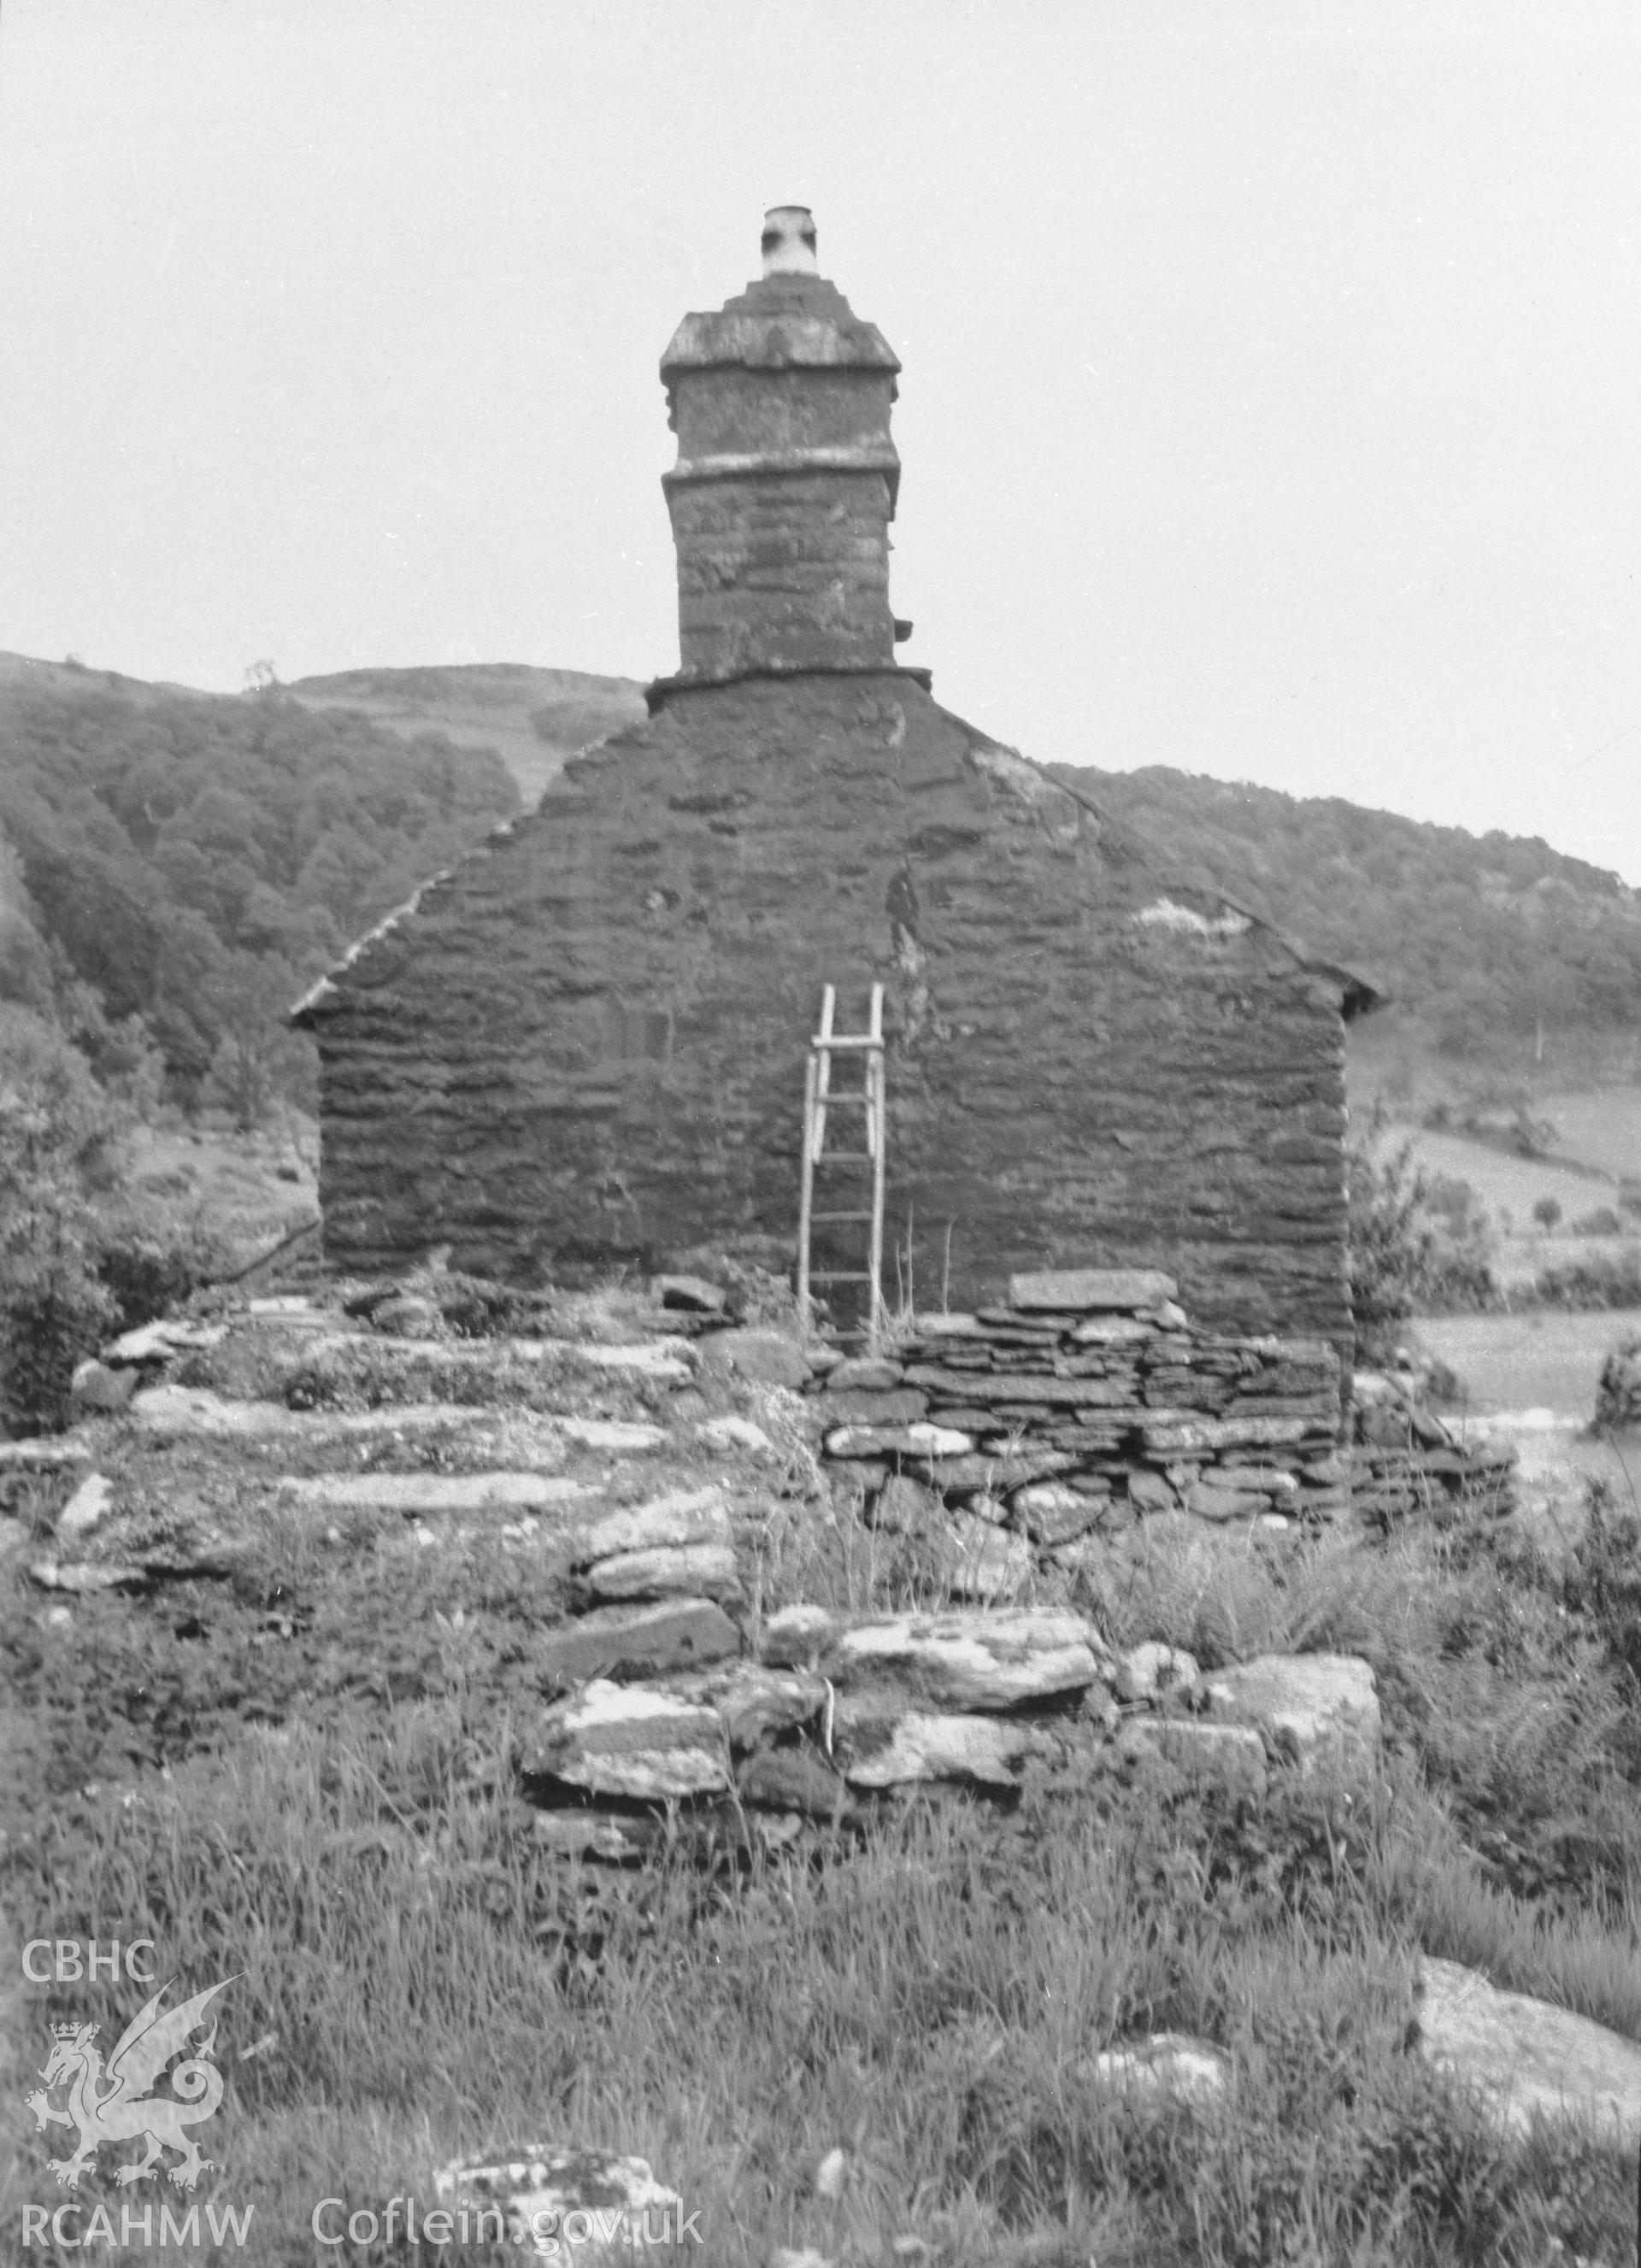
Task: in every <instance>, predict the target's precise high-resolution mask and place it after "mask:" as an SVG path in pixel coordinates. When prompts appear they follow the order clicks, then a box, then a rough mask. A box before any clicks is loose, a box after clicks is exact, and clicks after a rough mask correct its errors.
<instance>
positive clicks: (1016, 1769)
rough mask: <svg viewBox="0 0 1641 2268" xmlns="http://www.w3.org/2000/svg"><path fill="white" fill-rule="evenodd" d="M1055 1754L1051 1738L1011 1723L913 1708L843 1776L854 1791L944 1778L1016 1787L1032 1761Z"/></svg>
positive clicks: (848, 1764) (856, 1758) (846, 1767)
mask: <svg viewBox="0 0 1641 2268" xmlns="http://www.w3.org/2000/svg"><path fill="white" fill-rule="evenodd" d="M1053 1750H1054V1743H1053V1742H1052V1741H1050V1740H1049V1738H1048V1737H1047V1735H1045V1734H1042V1733H1040V1732H1037V1731H1035V1730H1034V1728H1032V1727H1029V1726H1026V1725H1019V1724H1015V1723H1012V1722H1011V1721H1010V1720H1008V1719H1004V1718H998V1717H946V1716H939V1717H936V1716H925V1715H924V1714H923V1713H922V1712H919V1711H916V1710H909V1711H908V1712H907V1713H906V1715H905V1716H903V1717H902V1718H901V1719H900V1720H899V1722H898V1723H897V1724H896V1725H895V1727H894V1730H893V1732H892V1733H891V1734H890V1735H889V1738H888V1740H887V1742H885V1744H884V1745H883V1746H881V1747H879V1748H875V1749H872V1751H871V1752H870V1753H869V1754H867V1755H864V1756H862V1755H857V1756H854V1757H853V1758H852V1759H850V1761H848V1762H846V1763H845V1764H844V1767H843V1776H844V1778H846V1779H847V1780H848V1781H849V1783H850V1786H852V1787H879V1788H881V1787H899V1786H904V1785H905V1784H906V1783H907V1782H908V1781H912V1780H940V1779H955V1780H969V1781H973V1782H975V1783H976V1784H978V1785H979V1786H983V1787H1016V1786H1019V1779H1020V1775H1021V1773H1022V1772H1023V1771H1024V1770H1025V1768H1026V1766H1027V1764H1028V1763H1029V1762H1030V1761H1031V1759H1032V1758H1033V1757H1034V1756H1044V1755H1049V1754H1052V1753H1053Z"/></svg>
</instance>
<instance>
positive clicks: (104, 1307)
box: [0, 1007, 118, 1432]
mask: <svg viewBox="0 0 1641 2268" xmlns="http://www.w3.org/2000/svg"><path fill="white" fill-rule="evenodd" d="M117 1128H118V1120H117V1117H116V1115H115V1113H114V1110H113V1108H111V1106H110V1105H109V1104H108V1102H107V1100H106V1099H105V1097H104V1096H103V1095H102V1094H101V1093H100V1092H99V1089H98V1086H97V1083H96V1081H95V1080H94V1079H92V1074H91V1071H90V1068H89V1066H88V1065H87V1064H86V1062H85V1058H84V1057H83V1056H81V1055H80V1053H79V1052H78V1050H77V1049H76V1048H74V1047H73V1046H71V1045H70V1042H68V1041H67V1040H66V1039H65V1038H63V1035H62V1034H61V1033H59V1032H55V1031H54V1030H53V1029H52V1027H50V1025H48V1023H46V1022H45V1021H44V1020H43V1019H42V1018H40V1017H39V1016H35V1015H33V1014H31V1013H30V1012H29V1011H28V1010H26V1009H24V1008H15V1007H0V1418H4V1422H5V1425H6V1426H7V1427H8V1428H9V1429H10V1430H12V1431H21V1432H35V1431H38V1430H39V1429H40V1427H42V1426H53V1425H61V1424H62V1423H63V1420H64V1418H66V1416H67V1414H68V1406H69V1385H70V1380H71V1378H72V1376H73V1373H74V1366H75V1364H76V1363H77V1361H78V1360H79V1359H80V1357H81V1356H82V1355H84V1354H87V1353H89V1352H90V1351H91V1350H92V1348H93V1347H94V1346H95V1345H96V1344H97V1342H98V1340H99V1337H101V1335H102V1334H103V1333H104V1332H105V1331H106V1330H107V1329H108V1327H109V1325H110V1323H112V1322H114V1318H115V1314H116V1310H115V1306H114V1300H113V1299H112V1298H111V1296H110V1295H109V1293H108V1292H107V1289H106V1288H105V1286H104V1285H103V1284H102V1283H101V1281H100V1280H99V1277H98V1273H97V1247H98V1241H99V1231H98V1223H97V1219H96V1214H95V1211H94V1209H93V1206H92V1192H93V1190H94V1189H97V1188H99V1187H102V1186H107V1183H108V1182H109V1181H110V1180H111V1178H112V1175H113V1156H112V1150H113V1144H114V1136H115V1134H116V1131H117Z"/></svg>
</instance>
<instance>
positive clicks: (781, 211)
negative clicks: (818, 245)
mask: <svg viewBox="0 0 1641 2268" xmlns="http://www.w3.org/2000/svg"><path fill="white" fill-rule="evenodd" d="M763 272H764V274H765V275H766V276H818V275H819V274H820V273H821V270H820V269H819V267H818V266H817V265H816V263H815V222H814V215H813V213H812V212H811V211H810V210H809V208H808V206H807V205H771V206H770V207H769V211H768V212H767V213H765V215H764V216H763Z"/></svg>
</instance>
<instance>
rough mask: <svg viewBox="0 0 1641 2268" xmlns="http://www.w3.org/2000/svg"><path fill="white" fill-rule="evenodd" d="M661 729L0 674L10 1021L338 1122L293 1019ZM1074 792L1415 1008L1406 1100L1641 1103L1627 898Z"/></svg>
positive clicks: (1389, 822)
mask: <svg viewBox="0 0 1641 2268" xmlns="http://www.w3.org/2000/svg"><path fill="white" fill-rule="evenodd" d="M642 714H643V696H642V692H641V689H640V688H639V687H638V686H637V683H636V682H634V681H631V680H629V679H624V678H606V677H594V676H590V675H586V674H582V673H579V672H576V671H570V670H549V669H534V668H528V667H525V666H513V665H481V666H472V667H449V668H429V669H380V670H351V671H346V672H343V673H341V674H337V675H334V676H324V677H311V678H305V679H303V680H302V681H299V682H298V683H297V684H295V685H291V686H280V685H277V684H269V685H268V686H266V687H264V688H263V689H262V690H261V692H260V693H257V694H254V695H239V696H225V695H216V694H205V693H199V692H195V691H192V690H190V689H188V688H187V687H183V686H175V685H166V684H148V683H144V682H143V681H140V680H137V679H134V678H129V677H122V676H120V675H118V674H115V673H114V672H111V671H97V670H91V669H87V668H85V667H82V666H80V665H78V664H77V663H62V664H58V663H51V662H44V661H34V660H30V659H26V658H25V657H23V656H20V655H15V654H0V1001H4V1000H10V1001H14V1002H21V1003H22V1004H23V1005H27V1006H32V1007H33V1008H35V1009H36V1010H39V1009H40V1007H41V1006H42V1004H43V1003H44V1002H45V1001H46V999H47V998H48V995H51V994H53V993H54V992H55V995H56V996H57V997H58V999H59V1005H60V1002H61V996H62V994H63V985H64V983H66V982H70V981H78V982H80V983H83V984H85V985H89V987H90V988H91V989H92V993H93V994H94V996H95V998H97V1000H99V1002H100V1003H101V1005H102V1007H103V1009H104V1010H105V1011H106V1013H107V1015H108V1016H110V1017H112V1018H114V1019H115V1020H119V1019H124V1018H129V1017H130V1016H133V1015H136V1016H140V1017H141V1018H142V1019H143V1030H144V1031H145V1033H146V1034H147V1035H148V1037H149V1039H150V1040H151V1042H152V1043H153V1044H155V1045H156V1046H157V1047H158V1049H159V1050H160V1052H161V1054H162V1055H163V1057H164V1059H165V1064H166V1071H167V1073H168V1075H169V1079H170V1082H171V1088H172V1093H173V1099H175V1100H179V1101H185V1102H187V1101H190V1100H192V1099H194V1098H195V1096H196V1094H197V1093H198V1090H199V1086H200V1083H201V1081H202V1079H203V1077H204V1075H205V1073H206V1071H207V1069H208V1067H209V1066H210V1064H211V1061H212V1058H213V1056H214V1054H215V1053H216V1052H217V1050H218V1049H219V1048H220V1046H221V1044H222V1042H223V1039H224V1035H225V1034H227V1033H229V1032H230V1031H233V1032H238V1033H245V1032H251V1033H254V1034H255V1035H260V1037H259V1038H258V1042H257V1043H258V1045H259V1046H262V1047H264V1051H265V1052H266V1053H268V1054H269V1057H270V1059H272V1058H276V1059H277V1064H278V1070H279V1078H280V1083H281V1084H283V1086H285V1089H286V1091H287V1093H289V1094H291V1097H292V1099H293V1100H297V1101H304V1102H311V1101H312V1068H311V1056H310V1054H309V1051H308V1049H307V1047H306V1043H305V1042H300V1041H298V1040H296V1039H295V1038H294V1037H292V1036H291V1035H286V1034H284V1032H283V1024H282V1020H281V1016H280V1011H281V1010H282V1009H283V1006H284V1005H286V1004H287V1003H288V1001H289V1000H290V999H291V998H295V997H296V995H297V994H298V993H299V992H300V991H301V990H303V989H305V986H306V985H307V984H308V983H310V982H311V981H312V979H313V977H314V976H317V975H318V974H319V973H320V971H321V970H322V969H323V968H325V967H326V966H327V964H328V962H329V961H332V960H333V959H334V958H335V956H336V955H337V954H340V953H341V951H342V950H343V949H344V948H345V946H347V945H348V943H349V942H350V940H351V939H353V938H354V937H356V936H357V935H358V934H359V933H360V932H361V931H362V930H364V928H366V927H368V926H369V925H370V924H372V922H374V921H375V920H377V919H379V917H380V916H381V915H382V914H384V913H385V912H386V911H387V910H389V909H391V908H392V907H393V906H394V905H395V904H396V903H398V902H400V901H401V899H402V898H403V897H404V896H405V895H407V894H408V892H409V890H410V889H411V888H412V887H414V886H415V884H416V882H417V881H418V880H422V879H423V878H424V877H425V876H426V875H427V874H428V873H430V872H433V871H435V870H436V869H437V868H438V867H439V866H441V865H447V864H448V863H449V862H450V860H451V859H452V858H454V857H456V856H458V855H459V854H460V851H462V850H463V849H464V848H466V847H467V845H468V844H470V843H474V842H475V841H477V840H478V839H479V838H480V837H482V836H483V835H484V833H485V832H486V831H487V830H488V828H489V827H491V826H492V825H494V824H495V822H496V821H497V820H498V819H500V818H502V817H504V816H506V815H507V814H510V813H511V812H512V811H514V810H516V809H517V808H518V807H519V803H520V800H521V799H522V800H524V801H526V802H531V801H534V799H535V798H536V797H537V796H538V795H539V794H540V793H541V789H542V788H543V787H544V786H545V785H546V784H547V783H548V781H549V780H550V779H551V778H552V777H554V776H555V775H556V772H557V771H558V770H559V768H560V767H561V766H562V764H563V762H564V760H565V758H566V757H567V756H568V755H570V754H571V753H572V752H573V751H574V750H575V749H576V748H578V747H584V746H585V745H586V744H587V743H588V742H589V741H591V740H597V739H600V738H602V737H603V736H604V735H606V734H607V733H611V732H613V731H616V730H619V729H620V728H621V727H622V725H626V724H628V723H629V722H631V721H633V720H635V719H636V718H638V717H639V716H641V715H642ZM1056 770H1059V771H1060V773H1061V774H1062V776H1063V777H1064V778H1066V780H1067V781H1068V782H1069V783H1070V784H1075V785H1077V786H1078V787H1080V788H1081V789H1082V790H1084V792H1087V793H1090V794H1092V795H1093V796H1094V797H1095V798H1096V799H1097V800H1099V801H1100V802H1101V803H1102V804H1104V805H1105V806H1106V807H1107V808H1108V809H1109V810H1110V811H1111V812H1112V814H1113V815H1114V816H1115V817H1117V818H1120V819H1122V821H1125V822H1126V823H1128V824H1129V825H1130V826H1132V827H1135V828H1137V830H1138V831H1139V832H1140V833H1141V834H1142V835H1143V836H1145V837H1146V838H1148V839H1149V840H1150V841H1152V843H1154V844H1155V845H1156V846H1157V847H1158V849H1159V852H1160V854H1161V855H1162V856H1163V857H1164V858H1166V859H1168V860H1170V861H1171V862H1174V863H1175V864H1182V865H1187V866H1191V867H1195V868H1196V869H1199V870H1205V871H1206V872H1207V873H1208V874H1210V875H1211V877H1212V878H1213V880H1215V881H1216V882H1217V883H1218V886H1219V887H1222V888H1224V889H1225V890H1227V891H1228V892H1229V893H1230V894H1231V895H1233V897H1235V898H1237V899H1238V900H1240V902H1242V903H1244V904H1246V905H1247V906H1249V907H1250V908H1252V909H1255V910H1257V911H1259V912H1262V913H1263V914H1266V915H1268V916H1269V917H1271V918H1274V919H1275V920H1276V921H1277V922H1278V923H1279V924H1282V925H1283V926H1284V927H1285V928H1287V929H1289V930H1290V931H1291V932H1293V933H1295V934H1296V935H1297V936H1299V938H1301V939H1304V941H1305V943H1306V945H1307V946H1309V947H1310V948H1311V949H1312V950H1314V951H1316V952H1319V953H1321V954H1327V955H1328V956H1330V957H1332V958H1335V959H1336V960H1338V961H1342V962H1343V963H1345V964H1346V965H1348V966H1350V967H1352V968H1357V969H1359V970H1360V971H1361V972H1362V974H1363V975H1365V976H1367V977H1369V978H1370V979H1371V980H1372V982H1374V983H1377V984H1378V985H1380V987H1381V988H1382V989H1383V990H1385V991H1386V992H1387V993H1388V994H1389V996H1390V997H1391V1000H1392V1002H1393V1004H1394V1005H1392V1006H1391V1008H1390V1009H1389V1010H1387V1012H1385V1013H1382V1014H1380V1015H1377V1016H1374V1017H1372V1018H1371V1019H1369V1020H1367V1021H1366V1022H1365V1024H1363V1025H1361V1026H1359V1027H1358V1032H1357V1036H1356V1039H1355V1041H1354V1042H1353V1053H1354V1054H1355V1055H1356V1057H1357V1058H1358V1071H1360V1067H1361V1066H1362V1065H1363V1064H1371V1065H1372V1083H1373V1084H1374V1085H1375V1086H1393V1087H1394V1086H1395V1085H1396V1083H1397V1082H1400V1085H1401V1089H1402V1099H1403V1101H1404V1103H1417V1104H1418V1105H1420V1106H1421V1107H1422V1106H1423V1105H1424V1103H1425V1102H1426V1101H1431V1100H1436V1099H1439V1098H1442V1097H1444V1096H1449V1095H1453V1094H1466V1093H1468V1094H1483V1095H1485V1094H1487V1092H1488V1091H1489V1089H1490V1086H1491V1087H1494V1088H1498V1089H1500V1090H1501V1091H1508V1090H1509V1089H1511V1088H1512V1086H1533V1087H1534V1088H1535V1089H1537V1090H1539V1091H1541V1092H1542V1091H1544V1090H1547V1089H1549V1088H1553V1087H1554V1086H1557V1085H1559V1086H1563V1087H1574V1088H1578V1087H1584V1086H1589V1085H1591V1084H1592V1083H1601V1082H1611V1081H1618V1080H1624V1079H1636V1078H1637V1077H1641V894H1637V892H1635V891H1633V890H1630V889H1628V888H1626V887H1625V886H1624V885H1623V883H1622V882H1621V881H1620V880H1618V878H1617V877H1616V876H1615V875H1612V874H1608V873H1602V872H1601V870H1600V869H1599V868H1596V867H1593V866H1591V865H1586V864H1585V863H1583V862H1582V861H1580V860H1578V859H1576V858H1565V857H1564V856H1562V855H1561V854H1560V853H1558V852H1556V851H1552V850H1551V849H1550V848H1549V846H1548V845H1547V844H1545V843H1542V842H1538V841H1527V840H1524V839H1522V838H1520V837H1514V836H1504V835H1499V834H1493V835H1489V836H1474V835H1470V834H1468V833H1466V832H1465V831H1464V830H1462V829H1461V828H1438V827H1433V826H1428V825H1424V824H1421V823H1419V822H1417V821H1413V820H1408V819H1402V818H1400V817H1398V816H1397V815H1396V814H1394V813H1389V812H1376V811H1368V810H1365V809H1362V808H1361V807H1359V806H1356V805H1353V804H1350V803H1346V802H1343V801H1342V800H1340V799H1336V798H1335V799H1320V798H1319V799H1298V798H1294V797H1291V796H1287V795H1282V794H1278V793H1277V792H1274V791H1272V790H1269V789H1262V788H1256V787H1249V786H1233V785H1227V784H1224V783H1222V782H1220V781H1217V780H1211V779H1205V778H1200V777H1194V776H1191V775H1189V774H1187V773H1182V772H1177V771H1172V770H1166V769H1164V768H1161V767H1152V768H1149V769H1147V770H1141V771H1137V772H1124V773H1115V772H1100V771H1094V770H1073V769H1071V768H1070V767H1063V766H1062V767H1056ZM54 971H55V974H54ZM82 1005H83V1004H82ZM82 1020H83V1019H82Z"/></svg>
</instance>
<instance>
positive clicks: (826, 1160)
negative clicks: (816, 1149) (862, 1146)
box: [814, 1150, 872, 1166]
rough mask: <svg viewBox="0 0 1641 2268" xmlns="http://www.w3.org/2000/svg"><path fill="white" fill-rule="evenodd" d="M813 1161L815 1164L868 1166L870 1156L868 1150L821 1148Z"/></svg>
mask: <svg viewBox="0 0 1641 2268" xmlns="http://www.w3.org/2000/svg"><path fill="white" fill-rule="evenodd" d="M814 1162H815V1164H816V1165H817V1166H869V1165H871V1164H872V1152H871V1151H870V1150H822V1151H821V1153H820V1155H819V1157H817V1158H816V1159H815V1160H814Z"/></svg>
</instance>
